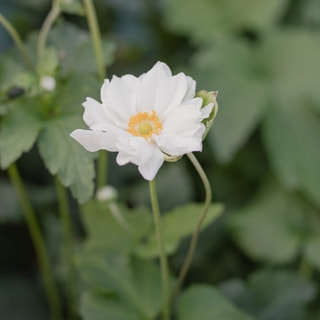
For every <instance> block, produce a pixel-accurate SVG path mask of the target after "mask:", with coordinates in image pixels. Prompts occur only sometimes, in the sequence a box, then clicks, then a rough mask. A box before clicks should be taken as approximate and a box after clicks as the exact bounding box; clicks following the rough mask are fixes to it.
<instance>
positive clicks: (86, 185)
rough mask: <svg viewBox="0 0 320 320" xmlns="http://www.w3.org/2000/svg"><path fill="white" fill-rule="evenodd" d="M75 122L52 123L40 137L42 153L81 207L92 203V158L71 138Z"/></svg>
mask: <svg viewBox="0 0 320 320" xmlns="http://www.w3.org/2000/svg"><path fill="white" fill-rule="evenodd" d="M75 123H77V122H76V121H73V118H71V117H70V118H66V119H64V121H63V120H56V121H50V122H48V123H46V126H45V128H44V129H43V130H42V131H41V133H40V136H39V142H38V145H39V151H40V154H41V156H42V158H43V160H44V163H45V165H46V167H47V168H48V170H49V171H50V173H51V174H52V175H56V174H57V175H58V177H59V179H60V181H61V183H62V184H63V185H64V186H66V187H70V188H71V191H72V193H73V195H74V196H75V197H76V198H77V199H78V201H79V202H80V203H83V202H86V201H88V200H89V198H90V197H91V195H92V193H93V188H94V185H93V178H94V165H93V155H92V154H90V153H89V152H87V151H86V150H85V149H84V148H83V147H82V146H80V145H79V144H78V143H77V142H76V141H74V140H73V139H72V138H71V137H70V132H71V130H72V125H73V124H75Z"/></svg>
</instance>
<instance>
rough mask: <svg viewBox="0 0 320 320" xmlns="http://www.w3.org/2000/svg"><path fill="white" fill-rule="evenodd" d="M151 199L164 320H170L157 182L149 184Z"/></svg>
mask: <svg viewBox="0 0 320 320" xmlns="http://www.w3.org/2000/svg"><path fill="white" fill-rule="evenodd" d="M149 189H150V198H151V205H152V212H153V219H154V224H155V228H156V236H157V241H158V247H159V254H160V266H161V282H162V303H163V305H162V319H163V320H169V319H170V304H169V271H168V262H167V256H166V253H165V248H164V242H163V235H162V229H161V221H160V210H159V204H158V198H157V191H156V184H155V180H152V181H150V182H149Z"/></svg>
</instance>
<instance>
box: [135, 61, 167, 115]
mask: <svg viewBox="0 0 320 320" xmlns="http://www.w3.org/2000/svg"><path fill="white" fill-rule="evenodd" d="M171 75H172V74H171V70H170V68H169V67H168V66H167V65H166V64H165V63H163V62H157V63H156V64H155V65H154V66H153V67H152V69H151V70H149V71H148V72H147V73H144V74H142V75H141V76H140V81H141V91H140V96H139V98H138V104H137V106H138V108H139V110H138V111H142V112H143V111H151V110H152V109H154V108H155V96H156V91H157V89H158V87H159V84H160V83H161V82H162V81H167V80H168V79H170V77H171Z"/></svg>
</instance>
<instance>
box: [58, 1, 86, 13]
mask: <svg viewBox="0 0 320 320" xmlns="http://www.w3.org/2000/svg"><path fill="white" fill-rule="evenodd" d="M60 7H61V10H62V11H63V12H66V13H69V14H76V15H79V16H84V15H85V9H84V7H83V5H82V3H81V2H80V1H79V0H62V1H61V2H60Z"/></svg>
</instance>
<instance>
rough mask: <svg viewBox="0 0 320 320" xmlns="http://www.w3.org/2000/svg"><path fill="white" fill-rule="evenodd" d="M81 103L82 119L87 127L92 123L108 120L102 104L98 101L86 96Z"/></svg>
mask: <svg viewBox="0 0 320 320" xmlns="http://www.w3.org/2000/svg"><path fill="white" fill-rule="evenodd" d="M82 105H83V106H84V113H83V120H84V122H85V123H86V124H87V125H88V126H89V127H91V126H92V125H94V124H98V123H101V122H105V121H108V118H107V115H106V113H105V112H104V109H103V106H102V104H101V103H99V102H98V101H96V100H94V99H92V98H87V100H86V101H85V102H84V103H83V104H82Z"/></svg>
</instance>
